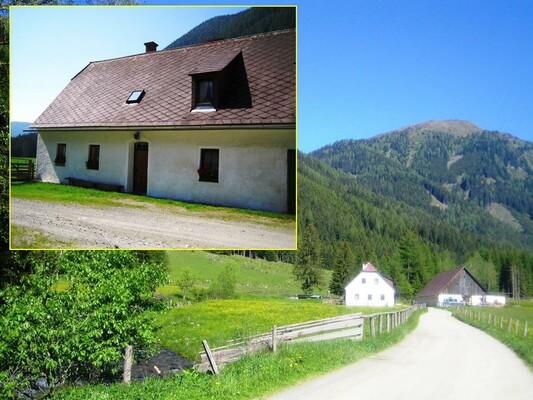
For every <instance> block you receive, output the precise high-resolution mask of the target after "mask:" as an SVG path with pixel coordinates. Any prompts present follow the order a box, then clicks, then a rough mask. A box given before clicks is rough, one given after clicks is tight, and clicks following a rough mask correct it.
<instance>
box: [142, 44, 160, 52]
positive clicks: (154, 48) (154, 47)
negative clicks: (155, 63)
mask: <svg viewBox="0 0 533 400" xmlns="http://www.w3.org/2000/svg"><path fill="white" fill-rule="evenodd" d="M144 45H145V46H146V52H147V53H152V52H154V51H157V46H159V45H158V44H157V43H156V42H146V43H145V44H144Z"/></svg>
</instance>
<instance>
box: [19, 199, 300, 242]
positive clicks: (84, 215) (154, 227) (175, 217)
mask: <svg viewBox="0 0 533 400" xmlns="http://www.w3.org/2000/svg"><path fill="white" fill-rule="evenodd" d="M180 210H181V211H180ZM230 218H231V217H230ZM259 220H260V218H259V217H257V218H255V217H253V216H252V217H250V218H247V221H246V222H240V221H233V220H223V219H222V216H219V217H217V216H216V215H213V214H210V215H209V216H208V215H206V214H205V213H193V212H188V211H186V210H184V209H178V208H177V207H176V208H175V209H172V208H170V207H163V208H161V207H158V206H155V205H153V204H149V203H142V208H132V207H127V206H117V207H89V206H80V205H74V204H59V203H48V202H41V201H30V200H22V199H17V198H12V199H11V224H12V225H17V226H21V227H25V228H30V229H32V230H38V231H42V232H44V233H45V235H47V236H49V237H50V239H53V240H61V241H66V242H69V243H73V245H69V246H67V247H69V248H99V249H103V248H121V249H135V248H167V249H179V248H189V249H200V248H202V249H215V248H216V249H222V248H226V249H228V248H232V249H248V248H253V249H292V248H294V247H296V237H295V230H294V228H292V227H291V228H288V227H286V226H284V227H278V226H274V227H273V226H270V225H268V224H265V223H261V222H260V221H259ZM61 247H63V246H61Z"/></svg>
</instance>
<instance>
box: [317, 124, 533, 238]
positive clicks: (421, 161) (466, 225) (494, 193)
mask: <svg viewBox="0 0 533 400" xmlns="http://www.w3.org/2000/svg"><path fill="white" fill-rule="evenodd" d="M309 155H310V156H311V157H315V158H317V159H320V160H322V161H324V162H326V163H327V164H328V165H330V166H332V167H333V168H335V169H337V170H341V171H343V172H346V173H349V174H351V175H352V176H353V177H354V179H355V180H356V182H357V183H358V184H360V185H362V186H363V187H365V188H367V189H369V190H371V191H373V192H374V193H377V194H380V195H382V196H385V197H387V198H390V199H393V200H394V201H400V202H402V203H404V204H406V205H409V206H412V207H416V208H419V209H421V210H425V211H429V212H433V213H437V214H438V215H440V218H441V219H442V220H443V221H446V222H448V223H455V224H457V226H459V227H461V228H462V229H466V230H468V231H470V232H472V233H475V234H479V233H482V232H483V231H484V230H486V229H485V228H484V227H483V220H484V219H485V220H487V221H488V220H489V219H492V218H495V219H496V220H497V221H499V222H500V223H502V224H504V226H507V227H512V228H514V229H515V231H516V232H517V233H520V234H521V236H522V237H521V238H520V239H517V238H516V237H514V238H513V239H512V240H511V239H510V240H511V242H514V243H515V244H517V243H520V246H524V245H525V246H526V247H528V248H530V249H533V202H532V201H531V199H533V143H531V142H528V141H524V140H522V139H519V138H516V137H514V136H512V135H510V134H507V133H500V132H497V131H488V130H484V129H481V128H480V127H478V126H477V125H475V124H473V123H471V122H469V121H461V120H445V121H439V120H436V121H426V122H423V123H420V124H415V125H410V126H407V127H404V128H400V129H397V130H394V131H391V132H387V133H384V134H381V135H377V136H374V137H372V138H370V139H359V140H351V139H345V140H341V141H337V142H335V143H333V144H331V145H327V146H324V147H322V148H320V149H318V150H315V151H313V152H311V153H309ZM493 222H494V221H493ZM502 229H503V228H502ZM491 230H494V229H493V228H491ZM489 236H490V235H489ZM509 236H515V235H514V234H509ZM519 236H520V235H519ZM528 243H529V246H528V245H527V244H528Z"/></svg>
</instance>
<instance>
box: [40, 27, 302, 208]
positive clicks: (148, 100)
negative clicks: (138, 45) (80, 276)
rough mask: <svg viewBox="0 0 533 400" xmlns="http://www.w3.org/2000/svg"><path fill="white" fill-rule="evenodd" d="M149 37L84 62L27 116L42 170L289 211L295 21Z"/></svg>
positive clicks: (156, 193)
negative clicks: (234, 32)
mask: <svg viewBox="0 0 533 400" xmlns="http://www.w3.org/2000/svg"><path fill="white" fill-rule="evenodd" d="M145 45H146V52H145V53H142V54H137V55H133V56H128V57H121V58H116V59H111V60H104V61H96V62H91V63H89V64H88V65H87V66H86V67H85V68H84V69H83V70H82V71H81V72H79V73H78V74H77V75H76V76H75V77H74V78H72V80H71V81H70V83H69V84H68V85H67V86H66V87H65V89H64V90H63V91H62V92H61V93H60V94H59V95H58V97H57V98H56V99H55V100H54V101H53V102H52V103H51V104H50V106H49V107H48V108H47V109H46V110H45V111H44V112H43V113H42V114H41V115H40V116H39V118H38V119H37V120H36V121H35V122H34V124H33V125H32V127H33V128H34V129H36V130H37V131H38V133H39V135H38V149H37V174H38V179H41V180H42V181H44V182H54V183H69V182H70V183H75V184H83V185H85V186H91V185H100V186H103V187H107V188H109V187H114V188H117V189H119V190H122V191H125V192H133V193H139V194H146V195H148V196H152V197H162V198H173V199H179V200H184V201H190V202H198V203H206V204H216V205H225V206H232V207H241V208H251V209H259V210H269V211H275V212H285V213H294V211H295V204H296V189H295V188H296V182H295V180H296V160H295V159H296V54H295V52H296V35H295V31H294V30H293V29H291V30H284V31H278V32H269V33H264V34H258V35H253V36H247V37H242V38H236V39H228V40H219V41H213V42H207V43H204V44H200V45H193V46H187V47H182V48H177V49H172V50H163V51H156V47H157V44H155V43H154V42H149V43H145ZM97 187H98V186H97Z"/></svg>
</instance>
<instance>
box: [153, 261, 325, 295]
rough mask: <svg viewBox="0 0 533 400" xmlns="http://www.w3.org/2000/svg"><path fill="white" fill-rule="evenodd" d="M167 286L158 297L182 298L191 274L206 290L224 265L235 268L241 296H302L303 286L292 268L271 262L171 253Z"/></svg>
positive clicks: (160, 289)
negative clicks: (183, 279)
mask: <svg viewBox="0 0 533 400" xmlns="http://www.w3.org/2000/svg"><path fill="white" fill-rule="evenodd" d="M167 254H168V259H169V278H170V281H169V283H168V285H166V286H164V287H161V288H159V289H158V292H159V293H163V294H167V295H175V296H176V298H180V296H181V288H180V287H179V285H178V279H179V276H180V274H182V273H183V271H185V270H189V271H190V273H191V275H192V276H193V277H194V278H195V279H196V281H197V283H196V286H197V287H200V288H204V289H207V288H208V287H209V285H210V284H211V283H212V282H213V281H214V280H215V279H216V278H217V276H218V274H219V273H220V272H221V271H222V270H223V268H224V265H226V264H233V265H234V266H235V268H236V275H237V287H236V290H237V292H238V293H239V295H240V296H241V297H242V296H248V297H254V296H258V295H259V296H265V295H266V296H275V297H284V298H285V297H287V296H289V295H294V294H297V293H301V292H302V290H301V289H300V283H299V282H297V281H296V280H295V279H294V276H293V274H292V264H286V263H282V262H268V261H265V260H261V259H251V258H247V257H242V256H237V255H234V256H225V255H219V254H213V253H207V252H202V251H186V252H182V251H169V252H168V253H167ZM330 278H331V271H326V270H325V271H324V283H325V284H324V288H323V289H321V290H316V291H315V293H317V294H322V295H326V294H327V286H328V284H329V281H330Z"/></svg>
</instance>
